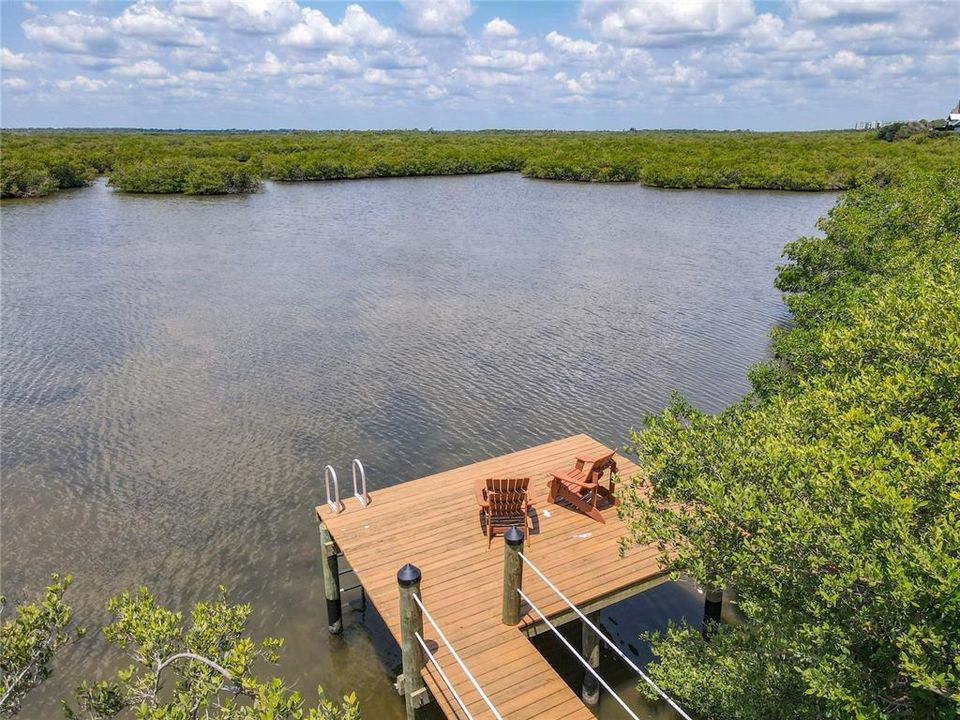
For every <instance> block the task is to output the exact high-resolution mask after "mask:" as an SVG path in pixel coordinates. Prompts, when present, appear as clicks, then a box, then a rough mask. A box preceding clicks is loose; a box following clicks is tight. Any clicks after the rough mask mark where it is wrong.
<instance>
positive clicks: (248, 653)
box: [64, 587, 360, 720]
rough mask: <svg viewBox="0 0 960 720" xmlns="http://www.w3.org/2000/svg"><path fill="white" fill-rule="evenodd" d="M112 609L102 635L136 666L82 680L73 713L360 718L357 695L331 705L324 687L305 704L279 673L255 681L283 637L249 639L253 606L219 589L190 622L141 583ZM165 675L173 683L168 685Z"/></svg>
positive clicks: (96, 716) (95, 716) (93, 719)
mask: <svg viewBox="0 0 960 720" xmlns="http://www.w3.org/2000/svg"><path fill="white" fill-rule="evenodd" d="M107 607H108V609H109V610H110V612H111V614H112V615H113V621H112V622H111V623H110V624H108V625H106V626H105V627H104V628H103V634H104V636H105V637H106V639H107V641H108V642H110V643H111V644H112V645H115V646H116V647H118V648H120V649H121V650H124V651H125V652H126V653H127V654H128V655H129V657H130V659H131V660H132V662H133V664H132V665H130V666H129V667H128V668H126V669H123V670H120V671H119V672H118V673H117V679H116V680H115V681H100V682H96V683H87V682H85V683H83V684H81V685H80V686H79V687H78V688H77V690H76V692H75V693H74V704H75V706H76V707H72V706H70V705H69V704H67V703H64V710H65V712H66V715H67V717H68V718H85V719H88V720H100V719H101V718H112V717H116V716H117V715H123V716H130V717H137V718H149V719H152V720H161V719H166V718H184V719H186V718H193V717H198V716H200V714H201V713H202V717H205V718H209V719H211V720H212V719H213V718H218V719H219V720H260V719H262V718H271V719H272V720H360V708H359V705H358V703H357V700H356V697H355V696H353V695H351V696H349V697H346V698H344V699H343V702H342V703H334V702H332V701H330V700H328V699H327V698H325V697H324V694H323V689H322V688H320V689H319V694H320V702H319V704H318V705H317V706H316V707H312V708H309V709H307V708H304V703H303V700H302V698H301V697H300V694H299V693H297V692H291V691H289V690H288V689H287V688H286V687H285V686H284V684H283V682H282V681H281V680H280V679H279V678H272V679H270V680H266V681H264V680H260V679H258V678H257V676H256V675H255V674H254V666H255V665H256V664H257V663H258V662H259V661H263V662H267V663H270V664H274V663H276V662H277V661H278V659H279V650H280V648H281V647H282V646H283V641H282V640H278V639H276V638H267V639H265V640H263V641H262V642H260V643H255V642H254V641H253V640H251V639H250V638H249V637H247V620H248V619H249V617H250V606H249V605H234V604H231V603H230V602H229V598H228V596H227V592H226V590H225V589H224V588H222V587H221V588H220V595H219V597H218V598H217V599H216V600H214V601H213V602H201V603H197V604H196V605H195V606H194V607H193V610H192V612H191V613H190V622H189V625H188V626H186V627H185V626H184V621H183V615H182V614H181V613H179V612H173V611H171V610H168V609H167V608H164V607H163V606H161V605H160V604H158V603H157V601H156V599H155V598H154V597H153V595H151V594H150V592H149V591H148V590H147V589H146V588H143V587H141V588H140V589H139V590H138V591H137V592H136V593H134V594H130V593H124V594H123V595H120V596H118V597H114V598H112V599H111V600H110V602H109V603H108V605H107ZM167 676H172V677H173V684H172V686H168V685H166V684H165V683H164V679H165V678H166V677H167Z"/></svg>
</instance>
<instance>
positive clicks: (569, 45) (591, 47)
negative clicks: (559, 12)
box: [546, 30, 610, 60]
mask: <svg viewBox="0 0 960 720" xmlns="http://www.w3.org/2000/svg"><path fill="white" fill-rule="evenodd" d="M546 41H547V45H549V46H550V47H552V48H553V49H554V50H557V51H559V52H561V53H563V54H564V55H569V56H573V57H579V58H583V59H589V60H594V59H597V58H599V57H601V56H603V55H607V54H608V53H609V50H610V48H609V46H607V45H603V44H602V43H595V42H590V41H589V40H574V39H573V38H570V37H567V36H566V35H561V34H560V33H558V32H557V31H556V30H553V31H551V32H550V33H549V34H548V35H547V37H546Z"/></svg>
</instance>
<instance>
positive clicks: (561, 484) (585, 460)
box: [547, 448, 617, 523]
mask: <svg viewBox="0 0 960 720" xmlns="http://www.w3.org/2000/svg"><path fill="white" fill-rule="evenodd" d="M613 455H614V451H613V450H608V449H606V448H603V450H601V451H597V452H592V453H581V454H579V455H577V458H576V465H574V466H573V467H571V468H565V469H563V470H554V471H553V472H552V473H550V474H551V475H552V476H553V477H552V478H550V483H549V485H548V488H549V494H548V495H547V502H549V503H555V502H556V501H557V500H564V501H566V502H568V503H569V504H571V505H573V507H575V508H576V509H577V510H579V511H580V512H582V513H583V514H585V515H588V516H589V517H591V518H593V519H594V520H596V521H597V522H601V523H606V520H604V519H603V515H602V514H601V513H600V510H599V509H598V508H597V502H598V500H599V499H600V498H601V497H602V498H605V499H606V500H608V501H609V502H610V504H611V505H616V504H617V499H616V497H614V494H613V493H614V482H613V473H615V472H616V471H617V463H616V461H615V460H614V459H613ZM606 470H609V471H610V479H609V481H608V483H607V486H606V487H604V486H603V485H601V484H600V480H601V478H602V477H603V473H604V471H606Z"/></svg>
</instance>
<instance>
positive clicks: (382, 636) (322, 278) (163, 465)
mask: <svg viewBox="0 0 960 720" xmlns="http://www.w3.org/2000/svg"><path fill="white" fill-rule="evenodd" d="M834 199H835V198H834V196H832V195H828V194H786V193H781V194H768V193H757V192H753V193H737V192H711V191H696V192H682V191H681V192H676V191H663V190H652V189H644V188H641V187H639V186H636V185H588V184H573V183H549V182H539V181H529V180H524V179H522V178H520V177H519V176H516V175H510V174H504V175H492V176H480V177H458V178H424V179H399V180H373V181H355V182H343V183H314V184H294V185H273V184H270V185H268V186H267V187H266V188H265V190H264V191H263V192H262V193H259V194H256V195H252V196H248V197H232V198H186V197H142V196H123V195H119V194H114V193H112V192H111V191H110V190H109V189H107V188H106V187H104V186H103V185H102V184H98V185H96V186H94V187H93V188H88V189H83V190H79V191H72V192H66V193H62V194H61V195H59V196H56V197H53V198H49V199H43V200H37V201H17V202H5V203H4V204H3V208H2V235H3V238H2V239H3V248H2V320H3V327H2V331H3V365H2V399H3V444H2V464H3V465H2V466H3V486H2V491H3V497H2V500H3V503H2V541H3V546H2V568H0V569H2V581H3V591H4V592H5V593H6V594H7V595H8V596H13V597H14V598H16V597H18V596H19V593H20V592H21V591H22V590H23V589H25V588H30V589H36V588H39V587H40V586H41V584H42V583H43V582H44V580H45V578H46V576H47V575H48V573H50V572H51V571H54V570H61V571H70V572H72V573H74V575H75V576H76V582H75V585H74V587H73V590H72V595H73V602H74V604H75V606H76V608H77V611H78V614H79V616H80V617H81V618H82V619H83V620H84V622H85V623H86V624H88V625H94V626H95V625H96V624H97V623H98V622H99V621H101V620H102V619H103V618H104V616H105V612H104V609H103V607H104V603H105V602H106V599H107V598H108V597H109V596H110V595H111V594H114V593H117V592H120V591H122V590H125V589H129V588H133V587H135V586H136V585H137V584H139V583H146V584H147V585H148V586H149V587H150V588H151V589H153V590H154V591H155V592H156V594H157V595H158V596H159V597H160V598H161V599H162V600H163V601H165V602H168V603H170V604H171V605H174V606H177V607H180V608H183V609H186V608H187V607H188V606H189V604H191V603H193V602H195V601H196V600H198V599H202V598H207V597H210V596H212V595H213V594H214V593H215V590H216V586H217V585H218V584H220V583H223V584H225V585H227V586H229V587H230V588H231V589H232V591H233V596H234V598H235V599H237V600H243V601H248V602H251V603H252V604H253V608H254V615H253V630H254V632H255V634H257V635H263V634H267V633H270V634H274V635H280V636H283V637H285V638H286V639H287V647H286V651H285V654H284V658H283V661H282V663H281V668H280V671H281V673H282V674H283V675H284V676H285V677H286V679H287V680H288V681H289V682H292V683H295V684H296V685H297V686H298V688H299V689H301V690H302V691H303V692H304V694H305V695H306V696H307V697H308V698H310V697H313V696H314V694H313V689H314V687H315V686H316V684H317V683H318V682H322V683H323V684H324V686H325V687H327V688H328V689H329V690H331V691H333V692H335V693H339V692H341V691H346V690H348V689H351V688H355V689H356V690H357V691H358V693H359V695H360V698H361V700H362V702H363V704H364V707H365V709H366V711H367V716H368V717H369V718H371V720H375V719H377V718H388V719H389V718H399V717H401V716H402V703H401V702H400V701H399V699H398V698H397V696H396V695H395V694H394V693H393V691H392V688H391V687H390V676H391V672H392V671H393V668H392V666H393V665H395V664H397V663H398V662H399V658H398V656H397V654H396V652H395V648H393V647H392V641H391V640H390V639H389V636H388V635H387V632H386V629H385V627H384V626H383V624H382V622H381V621H380V620H379V618H377V616H376V613H375V612H372V611H369V612H366V613H360V612H353V613H347V615H346V616H345V621H346V622H347V623H348V628H347V631H346V634H345V636H344V637H343V638H342V639H340V638H330V637H329V636H328V635H327V632H326V621H325V611H324V604H323V590H322V582H321V579H320V568H319V558H320V555H319V550H318V538H317V529H316V523H315V521H314V518H313V515H312V507H313V505H315V504H317V503H318V502H320V501H322V475H321V468H322V467H323V465H324V464H326V463H328V462H331V463H333V464H334V465H335V467H336V468H337V469H338V470H340V471H341V475H342V476H345V475H347V474H348V472H347V471H348V467H349V461H350V459H351V458H353V457H360V458H362V459H363V461H364V463H365V465H366V466H367V468H368V475H369V480H370V484H371V486H372V489H375V488H377V487H383V486H385V485H389V484H393V483H397V482H401V481H404V480H408V479H412V478H415V477H419V476H422V475H424V474H427V473H431V472H436V471H440V470H444V469H447V468H450V467H455V466H458V465H462V464H466V463H468V462H472V461H475V460H479V459H482V458H485V457H488V456H491V455H499V454H502V453H506V452H510V451H513V450H517V449H521V448H524V447H528V446H531V445H534V444H537V443H541V442H545V441H548V440H552V439H555V438H558V437H563V436H566V435H570V434H573V433H577V432H587V433H589V434H591V435H593V436H594V437H596V438H598V439H599V440H601V441H603V442H605V443H607V444H609V445H611V446H613V445H622V444H623V442H624V440H625V438H626V433H627V430H628V428H629V427H630V426H631V425H635V424H636V423H637V422H638V421H639V419H640V418H641V417H642V416H643V415H644V413H646V412H648V411H654V410H656V409H658V408H660V407H661V406H662V405H663V404H664V403H665V402H666V401H667V399H668V398H669V395H670V393H671V391H673V390H679V391H681V392H683V393H685V394H687V395H688V396H689V397H690V398H692V399H693V400H694V401H695V402H696V403H697V404H699V405H700V406H702V407H704V408H706V409H709V410H718V409H720V408H721V407H723V406H724V405H726V404H728V403H730V402H731V401H733V400H735V399H736V398H737V397H738V396H739V395H741V394H742V393H743V392H744V391H745V390H746V388H747V384H746V381H745V379H744V371H745V369H746V368H747V367H748V366H749V365H750V364H751V363H753V362H755V361H757V360H759V359H761V358H763V357H764V356H765V354H766V352H767V337H768V331H769V330H770V328H771V327H772V326H773V325H775V324H777V323H781V322H783V321H784V320H785V318H786V313H785V310H784V307H783V305H782V303H781V302H780V299H779V294H778V293H777V291H776V290H775V289H774V288H773V286H772V281H773V277H774V274H775V267H774V266H775V264H776V262H777V260H778V257H779V255H780V251H781V249H782V247H783V245H784V243H786V242H788V241H789V240H792V239H794V238H796V237H797V236H799V235H801V234H805V233H811V232H813V231H814V222H815V220H816V218H817V217H818V216H820V215H822V214H823V213H824V212H826V210H827V209H828V208H829V207H830V206H831V205H832V204H833V202H834ZM480 541H482V539H481V538H479V537H478V542H480ZM412 559H414V560H415V558H412ZM700 612H701V599H700V596H698V595H697V594H696V593H695V592H694V591H693V590H692V589H691V588H689V587H685V586H683V585H670V586H664V587H661V588H660V589H658V590H657V591H656V592H654V593H650V594H648V595H647V596H644V597H642V598H637V599H635V600H634V601H632V602H630V603H625V604H621V605H620V606H618V607H617V608H614V609H613V610H611V611H609V612H606V613H604V624H605V625H606V626H607V627H608V629H610V630H611V631H613V632H615V633H616V634H617V636H618V637H619V638H620V639H621V640H622V642H623V644H624V647H627V643H631V644H633V645H634V646H635V647H636V648H637V651H638V652H639V653H640V656H641V657H645V656H644V649H643V647H642V646H641V644H640V643H638V642H637V640H636V636H637V634H638V633H639V632H641V631H642V630H646V629H650V628H656V627H661V626H662V625H663V624H664V623H665V619H666V618H667V617H669V616H671V615H673V616H680V615H684V614H686V615H687V616H689V617H691V618H694V619H696V618H697V616H698V614H699V613H700ZM573 630H574V631H575V630H576V628H574V629H573ZM577 632H578V631H577ZM544 651H545V652H546V653H547V654H548V655H550V656H551V657H553V658H555V659H556V662H557V663H558V664H559V665H561V666H562V667H561V669H562V671H563V672H564V673H566V674H567V675H568V676H569V677H570V678H571V681H573V682H575V681H576V678H577V676H578V674H577V672H576V670H575V666H573V664H572V662H571V661H569V660H563V659H562V655H561V653H560V651H559V650H558V645H557V644H555V643H554V644H550V643H546V644H545V646H544ZM111 657H116V656H115V655H112V651H110V652H108V651H107V649H106V647H105V645H104V643H103V641H102V640H101V639H99V638H98V637H96V635H95V634H92V635H91V636H90V637H88V638H87V639H85V640H84V641H83V642H82V643H80V644H79V645H77V646H75V647H73V648H71V649H70V650H69V651H68V652H66V653H65V654H64V655H63V657H62V659H61V661H60V662H59V664H58V665H57V667H56V674H55V675H54V677H53V678H51V680H50V681H49V682H48V683H47V684H46V685H44V686H43V687H42V689H41V690H39V691H37V692H35V693H34V694H33V695H32V696H31V697H30V698H29V699H28V701H27V703H26V705H25V706H24V711H23V715H22V717H25V718H44V717H56V716H59V710H58V706H57V703H58V699H59V697H61V696H62V695H63V694H64V693H65V692H67V690H68V689H69V688H71V687H72V686H73V685H74V684H75V683H76V682H78V681H79V679H81V677H83V676H86V677H91V676H94V675H98V674H99V675H102V674H104V673H107V672H109V671H110V670H111V667H112V666H111ZM604 669H605V672H607V673H609V674H610V676H611V677H612V678H614V679H616V680H618V681H619V682H620V683H621V685H623V686H624V688H628V686H629V685H630V683H631V682H632V681H631V680H629V679H627V676H626V675H624V674H622V673H621V671H620V668H618V667H616V666H615V664H614V663H612V662H607V660H606V659H605V660H604ZM616 710H617V709H616V707H615V706H613V703H612V702H607V703H604V710H603V714H604V716H605V717H610V718H614V717H619V714H618V713H617V712H616ZM653 712H654V714H655V711H653Z"/></svg>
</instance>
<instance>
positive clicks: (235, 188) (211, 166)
mask: <svg viewBox="0 0 960 720" xmlns="http://www.w3.org/2000/svg"><path fill="white" fill-rule="evenodd" d="M260 185H261V182H260V173H259V171H258V169H257V168H255V167H251V166H250V165H247V164H245V163H240V162H230V161H219V162H203V163H198V164H196V165H195V166H194V167H193V169H192V170H191V171H190V172H189V173H188V174H187V176H186V178H184V182H183V192H184V193H185V194H187V195H233V194H236V193H247V192H253V191H254V190H257V189H258V188H259V187H260Z"/></svg>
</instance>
